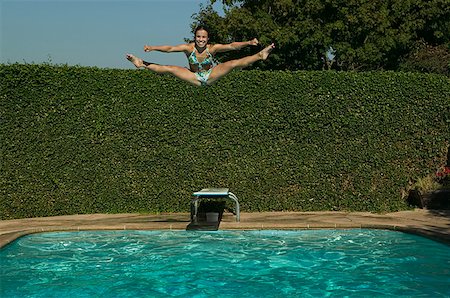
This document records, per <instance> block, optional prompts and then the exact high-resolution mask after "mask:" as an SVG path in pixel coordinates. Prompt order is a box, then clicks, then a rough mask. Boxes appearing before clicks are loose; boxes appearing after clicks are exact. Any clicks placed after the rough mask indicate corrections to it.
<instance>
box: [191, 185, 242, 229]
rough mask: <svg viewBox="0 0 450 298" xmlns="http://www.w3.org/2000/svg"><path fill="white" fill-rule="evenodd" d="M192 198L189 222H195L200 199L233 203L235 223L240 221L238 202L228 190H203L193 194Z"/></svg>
mask: <svg viewBox="0 0 450 298" xmlns="http://www.w3.org/2000/svg"><path fill="white" fill-rule="evenodd" d="M193 196H194V198H193V199H192V201H191V220H195V221H196V220H197V215H198V203H199V201H200V200H201V199H230V200H232V201H233V202H234V211H235V214H236V221H237V222H239V221H240V220H241V215H240V209H239V201H238V198H237V196H236V195H235V194H234V193H232V192H230V191H229V190H228V188H204V189H202V190H200V191H197V192H194V193H193Z"/></svg>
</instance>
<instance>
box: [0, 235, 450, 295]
mask: <svg viewBox="0 0 450 298" xmlns="http://www.w3.org/2000/svg"><path fill="white" fill-rule="evenodd" d="M0 264H1V267H0V297H47V298H48V297H99V296H104V297H167V296H177V297H210V296H213V297H216V296H217V297H241V296H247V297H284V296H293V297H318V296H320V297H323V296H336V297H342V296H350V297H361V296H371V297H372V296H390V297H394V296H395V297H417V296H421V297H450V288H449V285H450V247H449V246H446V245H444V244H441V243H438V242H434V241H431V240H429V239H426V238H422V237H419V236H416V235H410V234H405V233H401V232H394V231H385V230H364V229H356V230H314V231H311V230H309V231H274V230H270V231H268V230H266V231H264V230H262V231H218V232H198V231H86V232H57V233H42V234H33V235H28V236H25V237H22V238H19V239H18V240H16V241H15V242H13V243H11V244H10V245H8V246H6V247H4V248H3V249H1V250H0Z"/></svg>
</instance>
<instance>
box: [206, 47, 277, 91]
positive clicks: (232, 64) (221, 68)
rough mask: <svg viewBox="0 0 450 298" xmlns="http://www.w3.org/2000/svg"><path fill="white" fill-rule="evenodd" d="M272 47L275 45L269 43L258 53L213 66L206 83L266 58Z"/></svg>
mask: <svg viewBox="0 0 450 298" xmlns="http://www.w3.org/2000/svg"><path fill="white" fill-rule="evenodd" d="M274 48H275V45H274V44H271V45H269V46H267V47H266V48H264V49H263V50H261V51H260V52H259V53H256V54H254V55H252V56H247V57H244V58H241V59H236V60H230V61H227V62H224V63H221V64H219V65H217V66H215V67H214V68H213V70H212V72H211V75H210V76H209V79H208V82H207V83H208V84H212V83H214V82H215V81H217V80H218V79H220V78H221V77H223V76H224V75H226V74H228V73H230V72H231V71H232V70H233V69H235V68H245V67H247V66H250V65H252V64H253V63H255V62H256V61H259V60H266V59H267V58H268V57H269V55H270V52H272V50H273V49H274Z"/></svg>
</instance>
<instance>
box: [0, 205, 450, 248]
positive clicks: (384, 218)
mask: <svg viewBox="0 0 450 298" xmlns="http://www.w3.org/2000/svg"><path fill="white" fill-rule="evenodd" d="M217 225H218V229H219V230H260V229H349V228H373V229H390V230H398V231H402V232H408V233H413V234H418V235H421V236H425V237H428V238H431V239H434V240H437V241H440V242H443V243H446V244H447V245H450V210H424V209H416V210H412V211H400V212H394V213H387V214H374V213H368V212H262V213H241V221H240V222H236V221H235V217H234V216H233V215H232V214H231V213H224V215H223V217H222V220H221V221H220V223H218V224H216V228H217ZM196 226H197V227H198V225H196ZM189 227H192V224H191V221H190V214H189V213H167V214H163V213H162V214H136V213H133V214H88V215H67V216H55V217H42V218H25V219H13V220H2V221H0V248H1V247H3V246H5V245H7V244H8V243H10V242H12V241H14V240H15V239H17V238H19V237H21V236H24V235H27V234H31V233H40V232H50V231H81V230H169V229H172V230H186V229H190V228H189Z"/></svg>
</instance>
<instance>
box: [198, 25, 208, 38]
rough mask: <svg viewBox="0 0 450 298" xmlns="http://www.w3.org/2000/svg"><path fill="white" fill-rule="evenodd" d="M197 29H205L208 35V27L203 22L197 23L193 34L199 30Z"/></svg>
mask: <svg viewBox="0 0 450 298" xmlns="http://www.w3.org/2000/svg"><path fill="white" fill-rule="evenodd" d="M199 30H205V31H206V32H208V37H209V29H208V27H206V25H204V24H200V25H198V26H197V27H196V28H195V30H194V36H195V35H197V31H199Z"/></svg>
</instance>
